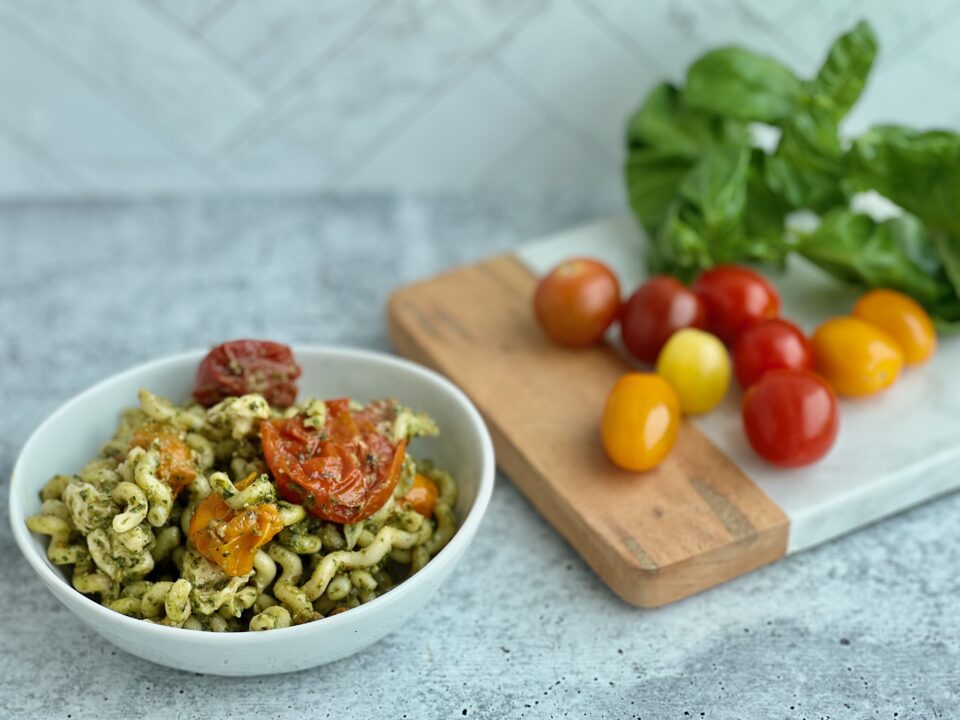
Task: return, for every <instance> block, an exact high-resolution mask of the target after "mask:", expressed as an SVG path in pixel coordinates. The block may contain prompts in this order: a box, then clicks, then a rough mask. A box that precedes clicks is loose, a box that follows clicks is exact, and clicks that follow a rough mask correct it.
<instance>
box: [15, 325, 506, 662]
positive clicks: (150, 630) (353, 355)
mask: <svg viewBox="0 0 960 720" xmlns="http://www.w3.org/2000/svg"><path fill="white" fill-rule="evenodd" d="M291 348H292V350H293V352H294V355H296V354H298V353H317V354H321V355H326V356H333V357H339V358H342V359H348V360H349V359H362V360H368V361H373V362H378V363H384V364H386V365H391V366H394V367H396V368H400V369H401V370H403V371H405V372H409V373H412V374H414V375H417V376H419V377H421V378H423V379H425V380H427V381H429V382H430V383H431V384H433V385H434V386H437V387H438V388H439V389H441V390H442V391H444V392H446V393H447V394H448V395H450V396H452V397H453V398H454V400H456V402H457V404H458V405H459V406H460V408H461V409H462V410H463V411H464V413H465V414H466V416H467V418H468V420H469V421H470V425H471V427H472V429H473V430H474V432H475V433H476V435H477V436H478V438H479V440H480V449H481V467H480V482H479V486H478V487H477V495H476V498H475V499H474V501H473V504H472V505H471V506H470V509H469V510H468V511H467V514H466V517H464V519H463V522H462V523H461V524H460V527H458V528H457V531H456V533H455V534H454V536H453V537H452V538H451V539H450V542H449V543H447V545H446V546H444V547H443V548H442V549H441V550H440V552H438V553H437V554H436V555H435V556H434V557H433V558H431V561H430V562H428V563H427V564H426V565H425V566H424V567H423V568H422V569H421V570H420V571H419V572H417V573H416V574H415V575H414V576H412V577H410V578H407V579H406V580H404V581H403V582H401V583H399V584H397V585H396V586H394V587H393V588H391V589H390V591H389V592H387V593H384V594H383V595H380V596H378V597H376V598H374V599H373V600H371V601H370V602H368V603H364V604H363V605H359V606H357V607H355V608H351V609H350V611H349V612H345V613H338V614H336V615H333V616H330V617H325V618H322V620H323V622H319V621H315V622H308V623H303V624H300V625H292V626H290V627H287V628H277V629H275V630H271V631H270V632H254V631H250V630H247V631H240V632H224V633H213V632H201V631H197V630H188V629H184V628H178V627H168V626H166V625H159V624H156V623H148V622H144V621H143V620H139V619H137V618H132V617H129V616H127V615H124V614H122V613H119V612H116V611H115V610H111V609H110V608H108V607H105V606H104V605H101V604H100V603H98V602H97V601H95V600H93V599H92V598H90V597H87V596H86V595H84V594H83V593H81V592H79V591H77V590H76V589H75V588H74V587H73V586H72V585H70V583H69V582H68V581H67V579H66V578H65V577H63V576H62V575H61V574H60V573H58V572H57V571H56V570H55V569H54V568H53V567H52V566H51V565H50V564H49V561H48V560H47V559H46V557H45V556H44V555H43V554H42V553H40V552H37V549H36V547H35V546H34V544H33V534H32V533H31V532H30V530H29V529H28V528H27V524H26V518H27V514H26V512H25V509H24V508H23V506H22V504H21V503H20V501H19V499H18V495H19V493H17V492H15V488H16V487H17V485H18V483H19V482H20V480H19V478H20V476H21V475H22V474H23V473H22V469H21V465H22V463H23V458H24V456H25V455H26V454H27V451H28V450H29V449H30V448H31V446H32V445H33V444H34V443H35V442H37V437H38V436H39V435H40V434H41V433H42V431H43V430H44V429H45V428H46V427H47V425H49V424H50V423H52V422H53V421H54V420H55V419H56V418H57V417H59V416H60V415H63V414H65V413H67V412H69V411H70V410H71V409H72V408H73V406H75V405H76V404H78V403H80V402H81V401H83V400H84V399H85V398H86V397H87V396H89V395H92V394H95V393H96V392H98V391H100V389H101V388H102V387H103V386H105V385H109V384H112V383H115V382H119V381H122V380H124V379H128V378H129V377H131V376H134V375H137V374H140V373H143V372H146V371H149V370H152V369H154V368H157V367H159V366H163V365H167V364H171V363H175V362H182V361H184V360H188V359H191V358H196V359H197V360H198V361H199V360H200V359H201V358H203V356H204V355H206V354H207V353H208V352H209V348H204V349H196V350H188V351H185V352H181V353H177V354H175V355H167V356H164V357H161V358H157V359H154V360H150V361H147V362H145V363H141V364H139V365H135V366H134V367H131V368H128V369H127V370H122V371H120V372H118V373H114V374H113V375H110V376H108V377H106V378H104V379H102V380H100V381H99V382H97V383H95V384H93V385H91V386H90V387H88V388H86V389H85V390H82V391H81V392H79V393H77V394H76V395H74V396H73V397H71V398H70V399H69V400H67V401H66V402H65V403H63V404H62V405H60V406H59V407H58V408H57V409H56V410H54V411H53V412H52V413H50V414H49V415H48V416H47V417H46V418H44V420H43V421H42V422H41V423H40V424H39V425H38V426H37V427H36V429H35V430H34V431H33V432H32V433H31V434H30V437H28V438H27V441H26V442H25V443H24V444H23V446H22V447H21V448H20V452H19V454H18V455H17V460H16V462H15V463H14V466H13V472H12V473H11V476H10V494H9V496H10V503H9V506H10V507H9V510H10V515H9V518H10V525H11V528H12V530H13V537H14V540H15V541H16V543H17V546H18V547H19V548H20V552H21V553H22V554H23V556H24V557H25V558H26V559H27V562H28V563H29V564H30V565H31V567H33V569H34V571H35V572H36V573H37V574H38V575H39V576H40V577H41V579H44V580H45V581H46V582H47V584H48V585H49V584H50V583H51V582H52V583H54V584H56V583H59V584H62V585H63V587H64V588H65V589H66V590H68V591H69V593H71V594H73V595H74V596H75V600H76V601H77V603H79V605H80V606H84V607H86V608H87V609H89V610H90V612H92V613H93V615H94V616H96V617H97V618H98V619H100V620H102V621H103V622H105V623H115V624H116V625H117V627H118V628H126V629H129V630H130V631H132V632H141V633H146V634H147V635H152V636H154V637H156V638H157V639H161V638H163V639H167V640H174V639H176V640H200V641H202V642H204V643H208V644H223V645H226V646H229V645H237V644H242V643H245V642H251V641H253V642H261V643H262V642H270V641H271V638H273V639H274V640H275V639H277V638H278V637H279V638H282V639H284V640H292V639H294V637H295V635H294V634H295V633H297V634H300V635H304V636H305V635H306V634H307V633H310V632H335V631H336V630H337V629H338V628H346V627H349V626H351V625H353V624H354V623H358V622H362V621H363V619H364V618H365V617H367V616H371V615H374V614H376V613H377V612H378V611H379V610H380V609H382V608H384V606H386V605H388V604H390V603H393V604H396V603H400V602H402V600H403V599H404V598H405V597H406V596H407V595H409V594H410V593H411V592H414V591H415V590H416V587H417V586H418V585H422V584H423V583H424V582H426V581H428V580H429V579H430V578H431V577H433V576H434V575H437V574H439V573H441V572H442V571H443V568H442V567H441V565H445V564H446V562H441V563H438V564H435V562H436V560H437V559H439V558H441V557H442V558H450V559H451V560H453V556H455V555H457V554H459V553H462V552H463V551H464V550H465V549H466V546H467V545H468V544H469V543H470V541H471V540H472V538H473V536H474V535H475V534H476V531H477V529H478V527H479V525H480V522H481V520H482V518H483V515H484V513H485V512H486V509H487V506H488V505H489V503H490V497H491V495H492V493H493V485H494V477H495V474H496V464H495V456H494V450H493V441H492V440H491V439H490V432H489V430H488V429H487V426H486V423H484V421H483V418H482V417H481V415H480V412H479V411H478V410H477V408H476V406H474V404H473V402H472V401H471V400H470V399H469V398H468V397H467V396H466V394H465V393H464V392H463V391H462V390H461V389H460V388H459V387H457V386H456V385H455V384H454V383H453V382H451V381H450V380H448V379H447V378H445V377H444V376H443V375H440V374H439V373H438V372H435V371H434V370H431V369H429V368H427V367H424V366H423V365H420V364H418V363H415V362H413V361H410V360H406V359H404V358H400V357H397V356H395V355H391V354H388V353H385V352H379V351H376V350H367V349H363V348H354V347H347V346H334V345H313V344H292V345H291ZM48 589H50V590H51V592H53V590H52V588H48ZM54 594H55V595H56V593H54ZM58 599H62V598H59V596H58Z"/></svg>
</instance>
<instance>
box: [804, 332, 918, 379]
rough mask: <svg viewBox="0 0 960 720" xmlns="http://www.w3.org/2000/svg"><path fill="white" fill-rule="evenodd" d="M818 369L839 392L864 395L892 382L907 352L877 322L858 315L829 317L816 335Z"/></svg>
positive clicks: (815, 355) (814, 337)
mask: <svg viewBox="0 0 960 720" xmlns="http://www.w3.org/2000/svg"><path fill="white" fill-rule="evenodd" d="M812 343H813V355H814V361H815V364H816V368H817V372H818V373H820V375H822V376H823V378H824V379H825V380H826V381H827V382H828V383H830V385H831V386H832V387H833V389H834V390H835V391H836V392H837V394H839V395H846V396H847V397H862V396H864V395H872V394H874V393H876V392H879V391H881V390H883V389H884V388H887V387H889V386H890V385H892V384H893V383H894V382H895V381H896V379H897V376H898V375H899V374H900V370H901V369H902V368H903V351H902V350H901V349H900V346H899V345H898V344H897V342H896V341H895V340H894V339H893V338H892V337H890V335H888V334H887V333H886V332H884V331H883V330H881V329H880V328H879V327H877V326H876V325H873V324H871V323H868V322H866V321H864V320H861V319H860V318H856V317H837V318H833V319H832V320H828V321H827V322H825V323H823V325H821V326H820V327H818V328H817V331H816V332H815V333H814V334H813V340H812Z"/></svg>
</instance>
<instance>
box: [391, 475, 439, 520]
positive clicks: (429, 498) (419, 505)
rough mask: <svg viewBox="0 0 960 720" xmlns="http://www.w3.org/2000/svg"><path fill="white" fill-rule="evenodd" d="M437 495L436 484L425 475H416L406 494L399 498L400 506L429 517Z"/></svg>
mask: <svg viewBox="0 0 960 720" xmlns="http://www.w3.org/2000/svg"><path fill="white" fill-rule="evenodd" d="M438 494H439V493H438V490H437V484H436V483H435V482H433V480H431V479H430V478H428V477H427V476H426V475H421V474H420V473H417V474H416V475H414V477H413V484H412V485H411V486H410V489H409V490H408V491H407V494H406V495H404V496H403V497H402V498H400V504H401V505H406V506H408V507H410V508H413V509H414V510H416V511H417V512H418V513H420V514H421V515H423V516H424V517H430V516H431V515H433V506H434V505H436V504H437V495H438Z"/></svg>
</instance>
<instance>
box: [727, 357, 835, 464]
mask: <svg viewBox="0 0 960 720" xmlns="http://www.w3.org/2000/svg"><path fill="white" fill-rule="evenodd" d="M741 412H742V417H743V429H744V431H745V432H746V435H747V440H749V442H750V445H751V447H753V449H754V451H755V452H756V453H757V455H759V456H760V457H762V458H763V459H764V460H766V461H767V462H769V463H771V464H773V465H779V466H781V467H801V466H803V465H809V464H810V463H813V462H816V461H817V460H819V459H820V458H822V457H823V456H824V455H826V454H827V452H829V450H830V448H831V447H833V444H834V442H835V441H836V439H837V432H838V430H839V428H840V419H839V413H838V412H837V398H836V395H834V393H833V390H832V389H831V388H830V386H829V385H828V384H827V383H826V382H825V381H824V380H823V379H822V378H820V377H819V376H817V375H816V374H814V373H812V372H808V371H806V370H770V371H769V372H767V373H765V374H764V375H763V377H761V378H760V380H759V381H758V382H757V383H756V384H755V385H753V386H752V387H751V388H750V389H749V390H747V392H746V393H745V394H744V396H743V406H742V410H741Z"/></svg>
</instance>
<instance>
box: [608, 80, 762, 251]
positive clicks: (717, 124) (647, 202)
mask: <svg viewBox="0 0 960 720" xmlns="http://www.w3.org/2000/svg"><path fill="white" fill-rule="evenodd" d="M747 137H748V135H747V130H746V127H745V126H744V125H743V124H741V123H737V122H733V121H729V120H724V119H721V118H716V117H710V116H708V115H705V114H704V113H700V112H697V111H694V110H690V109H689V108H687V107H685V106H684V105H683V103H682V99H681V97H680V92H679V91H678V90H677V89H676V88H675V87H673V86H672V85H670V84H668V83H662V84H660V85H658V86H657V87H655V88H654V89H653V90H652V91H651V92H650V94H649V95H648V96H647V98H646V100H645V101H644V103H643V104H642V105H641V106H640V108H638V109H637V111H636V112H635V113H634V114H633V116H632V117H631V118H630V122H629V124H628V126H627V145H628V148H629V154H628V156H627V160H626V164H625V167H624V173H625V177H626V184H627V193H628V195H629V198H630V205H631V207H632V208H633V210H634V212H635V213H636V215H637V217H638V218H639V220H640V222H641V223H642V224H643V226H644V227H645V228H646V230H647V232H648V233H649V234H650V235H655V234H656V232H657V229H658V228H659V227H660V225H661V224H662V223H663V222H664V221H665V219H666V216H667V211H668V209H669V207H670V204H671V203H672V202H673V200H674V198H675V196H676V195H677V192H678V191H679V188H680V183H681V182H682V181H683V178H684V177H685V176H686V175H687V173H689V172H690V170H691V169H692V168H693V167H694V165H695V164H696V163H697V162H698V161H699V160H700V158H701V157H702V156H703V153H704V152H705V151H706V150H707V149H708V148H710V147H712V146H714V145H716V144H718V143H722V142H735V143H743V144H746V142H747Z"/></svg>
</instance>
